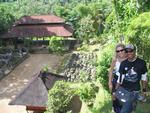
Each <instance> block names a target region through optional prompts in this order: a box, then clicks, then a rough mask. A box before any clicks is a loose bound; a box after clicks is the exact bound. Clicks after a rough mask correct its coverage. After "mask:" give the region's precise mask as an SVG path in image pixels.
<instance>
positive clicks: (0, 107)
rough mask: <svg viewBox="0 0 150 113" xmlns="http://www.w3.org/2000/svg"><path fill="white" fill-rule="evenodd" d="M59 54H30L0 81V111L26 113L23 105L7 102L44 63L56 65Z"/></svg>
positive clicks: (58, 60)
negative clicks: (13, 104)
mask: <svg viewBox="0 0 150 113" xmlns="http://www.w3.org/2000/svg"><path fill="white" fill-rule="evenodd" d="M61 60H62V57H61V56H56V55H51V54H32V55H30V57H29V58H27V59H26V60H25V61H23V62H22V63H21V64H20V65H18V66H17V67H16V68H15V69H14V70H13V71H12V72H11V73H10V74H9V75H7V76H6V77H4V78H3V79H2V80H1V81H0V113H27V111H26V110H25V107H24V106H12V105H11V106H10V105H8V103H9V102H10V100H11V99H12V98H14V97H15V96H16V94H18V93H19V92H20V91H21V89H22V88H23V87H24V86H25V85H26V84H27V83H28V82H29V80H30V79H31V78H32V76H33V75H34V74H36V73H37V72H39V71H40V70H41V68H42V67H43V66H45V65H48V66H50V67H51V68H52V69H56V68H57V67H58V64H59V62H60V61H61Z"/></svg>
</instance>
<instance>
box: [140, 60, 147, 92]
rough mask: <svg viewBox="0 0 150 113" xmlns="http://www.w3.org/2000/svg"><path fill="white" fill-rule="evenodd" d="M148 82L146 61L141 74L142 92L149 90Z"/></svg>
mask: <svg viewBox="0 0 150 113" xmlns="http://www.w3.org/2000/svg"><path fill="white" fill-rule="evenodd" d="M147 84H148V79H147V67H146V62H145V61H144V66H143V69H142V75H141V85H142V92H146V91H147Z"/></svg>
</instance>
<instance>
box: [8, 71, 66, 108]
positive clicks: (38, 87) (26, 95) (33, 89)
mask: <svg viewBox="0 0 150 113" xmlns="http://www.w3.org/2000/svg"><path fill="white" fill-rule="evenodd" d="M43 77H44V76H43V74H41V73H40V74H37V75H35V76H34V78H33V79H32V80H31V81H30V82H29V83H28V84H27V86H26V87H25V88H24V89H23V90H22V91H21V92H20V93H19V94H18V95H17V96H16V97H15V98H14V99H13V100H12V101H11V102H10V103H9V104H10V105H25V106H39V107H46V103H47V101H48V90H49V89H51V88H52V87H53V85H54V83H55V82H56V81H57V80H65V78H64V77H63V76H59V75H56V74H53V73H48V74H47V75H46V78H45V79H43Z"/></svg>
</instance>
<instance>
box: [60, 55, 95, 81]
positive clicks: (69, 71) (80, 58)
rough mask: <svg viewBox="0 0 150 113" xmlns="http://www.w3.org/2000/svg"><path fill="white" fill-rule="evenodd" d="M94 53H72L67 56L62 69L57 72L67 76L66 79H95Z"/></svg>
mask: <svg viewBox="0 0 150 113" xmlns="http://www.w3.org/2000/svg"><path fill="white" fill-rule="evenodd" d="M96 58H97V56H96V54H95V53H73V54H71V55H70V56H69V57H67V61H66V62H65V61H64V62H65V63H64V64H63V65H64V66H63V69H62V71H61V72H60V73H59V74H61V75H63V76H67V78H68V81H72V82H76V81H89V80H95V79H96V77H95V75H96V67H95V66H94V63H95V62H96Z"/></svg>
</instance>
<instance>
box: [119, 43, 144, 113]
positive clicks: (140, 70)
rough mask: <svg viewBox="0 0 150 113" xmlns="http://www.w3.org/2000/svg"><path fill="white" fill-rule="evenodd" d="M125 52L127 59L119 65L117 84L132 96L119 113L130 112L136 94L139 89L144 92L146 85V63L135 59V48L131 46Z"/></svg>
mask: <svg viewBox="0 0 150 113" xmlns="http://www.w3.org/2000/svg"><path fill="white" fill-rule="evenodd" d="M126 52H127V59H126V60H125V61H123V62H122V63H121V65H120V69H119V73H120V76H119V79H118V81H117V82H118V83H119V85H120V86H121V87H122V88H124V89H126V90H127V91H129V92H133V93H134V94H133V95H132V96H131V99H129V100H130V101H128V102H124V104H123V107H122V110H121V113H131V112H132V110H133V108H132V104H133V102H134V101H133V100H137V95H136V94H137V92H140V91H141V89H142V91H143V92H146V84H147V67H146V62H145V61H144V60H142V59H140V58H138V57H136V48H135V46H133V45H131V44H129V45H127V46H126ZM141 87H142V88H141ZM133 98H134V99H133Z"/></svg>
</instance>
